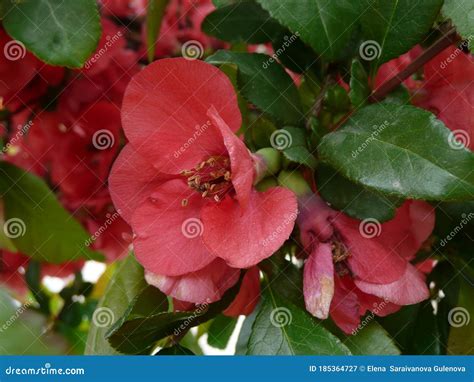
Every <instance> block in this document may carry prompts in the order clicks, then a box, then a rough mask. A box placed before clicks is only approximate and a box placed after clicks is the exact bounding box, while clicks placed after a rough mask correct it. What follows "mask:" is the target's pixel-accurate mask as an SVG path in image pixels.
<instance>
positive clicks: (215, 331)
mask: <svg viewBox="0 0 474 382" xmlns="http://www.w3.org/2000/svg"><path fill="white" fill-rule="evenodd" d="M236 325H237V319H236V318H234V317H227V316H224V315H223V314H220V315H218V316H217V317H216V318H215V319H214V320H212V323H211V326H210V327H209V331H208V332H207V333H208V337H207V343H208V344H209V345H211V346H212V347H215V348H218V349H225V348H226V346H227V344H228V343H229V340H230V337H231V336H232V333H233V332H234V329H235V326H236Z"/></svg>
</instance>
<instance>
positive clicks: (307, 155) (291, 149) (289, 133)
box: [272, 127, 317, 169]
mask: <svg viewBox="0 0 474 382" xmlns="http://www.w3.org/2000/svg"><path fill="white" fill-rule="evenodd" d="M285 132H286V133H285ZM279 135H280V136H281V138H282V139H283V140H284V141H283V143H284V146H282V148H283V150H282V151H283V155H284V156H285V158H286V159H288V160H290V161H292V162H296V163H299V164H303V165H305V166H308V167H309V168H312V169H314V168H316V164H317V162H316V158H315V157H314V155H313V154H312V153H311V152H310V151H309V149H308V147H307V145H306V141H307V138H306V134H305V130H303V129H300V128H296V127H285V128H284V129H281V130H277V132H276V133H275V134H274V136H273V138H274V139H273V141H274V142H272V144H273V146H274V147H276V148H280V147H279V143H278V136H279ZM286 146H287V147H286Z"/></svg>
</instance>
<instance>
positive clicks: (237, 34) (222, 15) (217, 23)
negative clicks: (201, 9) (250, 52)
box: [201, 1, 283, 44]
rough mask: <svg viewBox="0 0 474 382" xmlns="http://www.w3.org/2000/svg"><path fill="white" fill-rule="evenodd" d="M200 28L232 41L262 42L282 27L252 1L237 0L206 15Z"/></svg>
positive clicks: (273, 36) (270, 37)
mask: <svg viewBox="0 0 474 382" xmlns="http://www.w3.org/2000/svg"><path fill="white" fill-rule="evenodd" d="M201 29H202V30H203V31H204V32H205V33H207V34H208V35H210V36H213V37H216V38H218V39H220V40H224V41H229V42H232V43H239V42H245V43H247V44H262V43H266V42H269V41H271V40H272V39H273V38H275V37H276V36H277V35H278V33H280V32H281V30H282V29H283V28H282V26H281V25H280V24H278V22H276V21H275V20H274V19H272V18H271V17H270V15H269V14H268V12H267V11H265V10H263V9H262V7H261V6H260V5H258V4H257V3H255V2H254V1H239V2H237V3H234V4H230V5H227V6H223V7H220V8H218V9H216V10H215V11H214V12H212V13H210V14H209V15H207V17H206V18H205V19H204V21H203V22H202V25H201Z"/></svg>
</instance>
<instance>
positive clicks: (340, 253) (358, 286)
mask: <svg viewBox="0 0 474 382" xmlns="http://www.w3.org/2000/svg"><path fill="white" fill-rule="evenodd" d="M299 202H300V211H301V212H300V215H299V216H298V225H299V227H300V230H301V240H302V243H303V246H304V248H305V251H306V252H307V253H308V254H309V257H308V259H307V260H306V263H305V266H304V297H305V303H306V309H307V310H308V311H309V312H310V313H311V314H313V315H314V316H316V317H318V318H321V319H325V318H327V317H328V315H329V314H330V315H331V317H332V318H333V320H334V321H335V322H336V324H337V325H338V326H339V327H340V328H341V329H342V330H343V331H345V332H346V333H350V332H351V331H353V330H354V329H355V328H356V327H357V325H358V324H359V318H360V316H361V315H364V314H365V312H366V311H367V310H371V311H372V312H374V313H375V314H377V315H380V316H383V315H386V314H389V313H392V312H394V311H396V310H398V308H399V306H400V305H409V304H415V303H417V302H420V301H422V300H425V299H426V298H428V296H429V292H428V288H427V286H426V284H425V281H424V277H423V274H422V273H421V272H419V271H418V270H417V269H416V268H415V267H414V266H413V265H411V264H410V260H412V259H413V257H414V256H415V254H416V252H417V251H418V250H419V249H420V247H421V245H422V243H423V242H424V241H425V240H426V239H427V238H428V236H429V235H430V233H431V231H432V230H433V227H434V212H433V208H432V207H431V206H430V205H429V204H427V203H425V202H421V201H407V202H405V203H404V204H403V205H402V206H401V207H400V208H399V209H398V210H397V212H396V216H395V218H394V219H392V220H390V221H388V222H386V223H383V224H380V223H378V222H377V221H370V220H367V221H362V222H361V221H359V220H356V219H352V218H350V217H348V216H346V215H345V214H343V213H340V212H337V211H335V210H332V209H331V208H329V207H328V206H327V204H326V203H325V202H324V201H323V200H322V199H321V198H319V197H318V196H316V195H312V196H306V197H302V198H300V201H299Z"/></svg>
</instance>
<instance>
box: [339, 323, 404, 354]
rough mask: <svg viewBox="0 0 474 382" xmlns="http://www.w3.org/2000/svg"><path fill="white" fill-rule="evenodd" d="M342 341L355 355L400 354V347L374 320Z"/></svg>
mask: <svg viewBox="0 0 474 382" xmlns="http://www.w3.org/2000/svg"><path fill="white" fill-rule="evenodd" d="M343 342H344V345H346V346H347V347H348V348H349V349H350V350H351V353H352V354H356V355H399V354H400V349H398V347H397V346H396V345H395V343H394V342H393V340H392V339H391V338H390V336H389V335H388V333H387V332H386V331H385V329H384V328H383V327H382V326H381V325H380V324H378V323H377V322H375V321H374V322H372V323H370V324H369V325H367V326H365V327H363V328H361V329H359V331H358V332H357V334H356V335H354V336H349V337H347V338H346V339H345V340H344V341H343Z"/></svg>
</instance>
